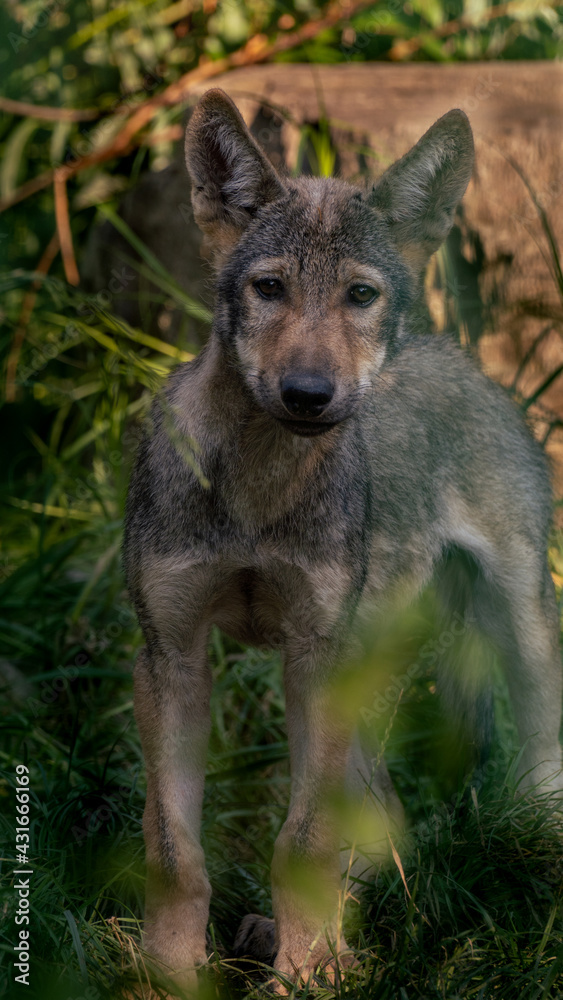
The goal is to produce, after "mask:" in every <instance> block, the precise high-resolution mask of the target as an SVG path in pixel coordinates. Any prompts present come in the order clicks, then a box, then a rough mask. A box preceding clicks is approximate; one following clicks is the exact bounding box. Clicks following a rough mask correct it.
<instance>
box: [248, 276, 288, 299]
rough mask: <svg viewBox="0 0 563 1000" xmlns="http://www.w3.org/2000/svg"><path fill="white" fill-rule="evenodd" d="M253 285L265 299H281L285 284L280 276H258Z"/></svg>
mask: <svg viewBox="0 0 563 1000" xmlns="http://www.w3.org/2000/svg"><path fill="white" fill-rule="evenodd" d="M253 286H254V288H255V289H256V291H257V292H258V295H261V296H262V298H263V299H281V297H282V295H283V285H282V283H281V281H280V279H279V278H258V281H255V282H253Z"/></svg>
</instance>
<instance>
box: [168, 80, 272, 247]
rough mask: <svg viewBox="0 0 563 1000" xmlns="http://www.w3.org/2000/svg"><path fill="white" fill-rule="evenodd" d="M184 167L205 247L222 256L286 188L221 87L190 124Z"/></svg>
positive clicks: (197, 109) (209, 94) (198, 107)
mask: <svg viewBox="0 0 563 1000" xmlns="http://www.w3.org/2000/svg"><path fill="white" fill-rule="evenodd" d="M185 151H186V166H187V168H188V172H189V174H190V177H191V179H192V185H193V187H192V205H193V210H194V217H195V221H196V223H197V224H198V226H199V227H200V229H201V230H202V232H203V233H204V236H205V249H206V250H207V251H208V252H210V255H212V256H215V257H217V256H218V257H219V258H220V259H223V258H224V257H225V256H227V255H228V253H229V252H230V251H231V250H232V249H233V247H234V246H235V244H236V243H237V242H238V240H239V239H240V237H241V235H242V233H243V231H244V229H245V228H246V226H247V225H248V223H249V222H250V220H251V218H252V216H253V215H254V214H255V212H256V210H257V209H258V208H259V207H260V205H264V204H266V203H267V202H271V201H275V200H276V199H277V198H280V197H281V196H282V195H283V193H284V187H283V184H282V182H281V180H280V178H279V177H278V175H277V173H276V171H275V170H274V168H273V167H272V165H271V164H270V162H269V161H268V159H267V158H266V156H265V155H264V153H263V152H262V150H261V149H260V147H259V146H258V145H257V143H256V142H255V141H254V139H253V138H252V136H251V135H250V132H249V131H248V129H247V127H246V125H245V123H244V121H243V119H242V116H241V114H240V113H239V111H238V109H237V108H236V107H235V105H234V104H233V102H232V101H231V99H230V97H227V95H226V94H225V92H224V91H223V90H218V89H216V90H208V91H207V93H206V94H204V96H203V97H202V98H201V100H200V101H199V103H198V104H197V105H196V107H195V109H194V111H193V114H192V116H191V118H190V121H189V123H188V127H187V129H186V143H185Z"/></svg>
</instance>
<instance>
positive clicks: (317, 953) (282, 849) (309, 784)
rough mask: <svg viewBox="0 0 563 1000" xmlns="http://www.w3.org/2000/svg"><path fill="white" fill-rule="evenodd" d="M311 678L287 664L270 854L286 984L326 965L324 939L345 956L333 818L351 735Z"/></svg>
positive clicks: (300, 665)
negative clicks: (284, 750)
mask: <svg viewBox="0 0 563 1000" xmlns="http://www.w3.org/2000/svg"><path fill="white" fill-rule="evenodd" d="M314 672H315V668H314V667H311V664H306V663H304V662H302V661H301V662H300V661H299V660H296V661H295V662H291V660H289V661H288V663H287V665H286V670H285V690H286V717H287V729H288V738H289V748H290V762H291V801H290V807H289V813H288V817H287V820H286V822H285V823H284V826H283V827H282V830H281V832H280V834H279V836H278V839H277V841H276V845H275V849H274V858H273V862H272V903H273V909H274V917H275V924H276V944H277V956H276V960H275V963H274V964H275V967H276V969H278V970H279V971H280V972H282V973H283V974H284V975H285V976H287V977H288V978H290V979H292V980H295V979H296V978H299V977H301V978H304V979H307V978H308V976H309V975H310V974H311V973H312V972H314V970H315V968H316V967H317V966H318V965H326V964H327V963H331V960H332V953H331V950H330V948H329V946H328V944H327V939H328V940H329V941H330V942H331V944H332V945H333V946H334V948H335V949H336V950H337V951H338V952H339V953H340V954H342V953H343V952H347V951H348V946H347V944H346V942H345V941H344V939H343V938H342V937H341V936H339V934H340V927H339V920H338V904H339V890H340V885H341V860H340V842H341V836H342V823H341V821H340V820H341V815H340V814H341V809H342V795H343V793H344V790H345V785H346V774H347V770H348V768H349V760H350V752H351V742H352V733H351V728H350V726H349V721H350V720H349V719H348V720H346V718H345V717H344V718H342V715H340V717H339V713H338V711H337V710H335V704H334V698H333V697H331V694H330V691H329V690H328V688H327V687H325V686H324V678H323V679H320V678H317V682H315V679H314V676H313V674H314ZM319 681H320V683H319ZM345 715H346V713H344V716H345ZM279 992H283V990H282V989H281V988H280V990H279Z"/></svg>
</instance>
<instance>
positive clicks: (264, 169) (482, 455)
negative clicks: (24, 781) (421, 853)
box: [125, 90, 563, 987]
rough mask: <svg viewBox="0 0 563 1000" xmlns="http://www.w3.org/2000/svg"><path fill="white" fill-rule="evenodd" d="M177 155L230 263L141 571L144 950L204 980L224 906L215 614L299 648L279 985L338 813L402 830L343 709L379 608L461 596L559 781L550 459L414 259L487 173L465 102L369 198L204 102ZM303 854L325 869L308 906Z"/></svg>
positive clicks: (276, 882)
mask: <svg viewBox="0 0 563 1000" xmlns="http://www.w3.org/2000/svg"><path fill="white" fill-rule="evenodd" d="M186 158H187V166H188V170H189V172H190V175H191V178H192V181H193V207H194V213H195V218H196V221H197V222H198V224H199V226H200V227H201V229H202V230H203V233H204V235H205V240H206V244H207V247H208V250H209V252H210V253H211V254H212V255H213V257H214V261H215V265H216V268H217V305H216V314H215V321H214V325H213V330H212V333H211V338H210V341H209V343H208V344H207V346H206V347H205V349H204V350H203V351H202V352H201V354H200V355H199V357H198V358H197V359H196V360H195V361H193V362H191V363H190V364H186V365H181V366H180V367H179V368H178V369H176V371H175V372H174V373H173V374H172V376H171V377H170V378H169V380H168V383H167V386H166V390H165V393H164V396H163V398H162V399H161V400H160V401H157V402H156V403H155V406H154V410H153V416H152V427H151V431H150V433H148V434H147V437H146V439H145V441H144V444H143V445H142V447H141V450H140V453H139V456H138V460H137V465H136V468H135V471H134V474H133V478H132V482H131V489H130V494H129V500H128V509H127V519H126V539H125V562H126V569H127V576H128V584H129V588H130V592H131V596H132V599H133V601H134V602H135V606H136V608H137V612H138V616H139V620H140V623H141V625H142V628H143V632H144V635H145V639H146V648H145V649H144V650H143V651H142V652H141V654H140V656H139V659H138V661H137V665H136V668H135V715H136V719H137V723H138V726H139V730H140V734H141V739H142V745H143V752H144V756H145V761H146V767H147V804H146V810H145V814H144V833H145V840H146V856H147V890H146V893H147V894H146V916H145V928H146V948H147V950H148V951H149V952H150V953H151V954H152V955H154V956H155V957H156V958H157V959H158V960H159V962H161V963H162V964H163V965H164V966H165V967H167V968H168V969H170V970H173V971H174V974H175V976H176V981H177V982H178V984H179V985H181V986H184V987H190V986H193V985H194V984H195V981H196V977H195V972H194V969H195V968H196V967H197V966H198V965H200V964H201V963H203V962H205V960H206V924H207V919H208V906H209V896H210V888H209V881H208V877H207V874H206V870H205V862H204V857H203V852H202V849H201V846H200V838H199V828H200V819H201V807H202V796H203V786H204V772H205V759H206V744H207V739H208V733H209V724H210V723H209V699H210V690H211V674H210V668H209V666H208V663H207V645H208V637H209V631H210V628H211V626H212V624H216V625H217V626H219V627H220V628H221V629H223V630H224V631H225V632H227V633H228V634H229V635H231V636H234V637H235V638H236V639H239V640H241V641H243V642H247V643H252V644H256V645H261V644H266V645H272V644H273V645H276V646H277V647H279V648H280V649H281V650H282V652H283V660H284V668H283V669H284V683H285V691H286V704H287V729H288V736H289V745H290V762H291V780H292V792H291V802H290V806H289V814H288V817H287V820H286V822H285V824H284V826H283V828H282V831H281V833H280V835H279V837H278V839H277V842H276V845H275V852H274V859H273V865H272V894H273V909H274V915H275V942H276V950H277V958H276V962H275V964H276V967H277V968H278V969H279V970H280V971H281V972H282V973H284V974H286V975H287V976H293V977H295V975H296V974H301V975H302V976H307V975H308V974H309V973H310V972H311V970H313V969H314V967H315V966H316V965H317V964H318V963H320V962H323V961H324V960H326V958H327V936H328V938H330V939H332V940H335V938H336V936H337V933H338V924H337V921H336V917H335V912H336V909H337V901H338V891H339V884H340V877H341V858H340V853H339V844H340V840H341V834H342V829H341V827H340V825H339V821H338V810H334V809H332V807H331V803H333V802H334V801H336V800H337V799H338V795H340V794H341V793H344V791H345V792H346V794H348V795H349V796H350V797H351V798H352V799H353V798H354V796H357V797H358V799H359V798H361V797H362V795H364V793H365V790H366V788H367V787H368V786H369V788H370V789H371V791H370V795H369V799H370V803H371V806H370V808H371V818H372V820H373V824H374V831H375V832H374V835H373V845H372V847H373V851H372V853H373V855H374V856H377V855H378V854H379V856H381V853H382V842H383V841H384V840H385V839H386V829H387V827H388V826H389V825H390V824H391V825H392V824H393V823H398V822H400V815H401V806H400V804H399V801H398V799H397V796H396V794H395V792H394V790H393V787H392V784H391V782H390V779H389V776H388V773H387V771H386V769H385V766H384V764H383V763H380V762H378V761H376V764H377V766H376V767H375V768H374V764H373V761H372V760H371V759H370V757H369V755H367V756H366V754H365V753H364V752H363V750H362V747H361V745H360V743H359V741H358V739H357V738H356V736H355V735H354V720H353V719H351V718H350V713H347V712H343V713H342V717H339V715H338V712H337V711H335V710H334V704H333V703H331V701H330V693H329V687H330V683H331V681H332V680H333V679H334V678H335V677H337V676H338V670H339V665H342V664H346V663H349V662H350V660H349V658H350V657H351V656H353V655H356V647H357V641H358V640H357V637H358V636H359V635H360V634H361V628H362V623H365V622H368V621H369V622H371V623H377V621H378V620H381V619H382V618H384V617H385V616H386V615H387V614H388V613H389V609H390V608H391V607H394V606H395V605H396V602H397V601H402V602H405V603H406V602H408V601H410V600H411V599H412V598H413V596H414V595H416V594H417V593H418V592H420V590H421V588H423V587H424V586H425V585H426V584H427V583H428V582H429V581H430V580H431V579H434V578H436V579H438V581H440V580H442V581H445V583H444V584H443V587H442V593H443V596H444V599H445V600H446V601H447V600H451V601H452V604H453V605H454V606H455V607H456V608H458V607H459V603H460V600H462V603H463V604H464V608H463V613H464V614H465V615H466V618H467V620H469V619H472V620H475V621H476V622H477V624H478V627H479V629H480V630H481V632H483V633H484V634H485V635H486V636H488V637H489V638H490V640H491V641H492V643H493V645H494V646H495V647H497V648H498V649H499V650H500V651H501V652H502V656H503V663H504V666H505V671H506V678H507V682H508V688H509V691H510V695H511V700H512V704H513V709H514V715H515V720H516V724H517V729H518V733H519V739H520V742H521V746H522V748H523V749H522V754H521V758H520V776H521V787H523V788H530V787H532V786H534V785H536V784H538V783H541V788H542V789H550V790H551V789H561V788H562V787H563V785H562V781H561V775H560V769H561V763H562V762H561V748H560V744H559V738H558V734H559V726H560V721H561V693H562V677H561V667H560V659H559V652H558V615H557V610H556V604H555V599H554V592H553V585H552V581H551V578H550V574H549V572H548V568H547V563H546V543H547V532H548V525H549V515H550V488H549V483H548V477H547V474H546V467H545V462H544V458H543V456H542V454H541V451H540V448H539V447H538V446H537V445H536V443H535V442H534V441H533V440H532V438H531V436H530V434H529V433H528V431H527V429H526V427H525V426H524V423H523V421H522V420H521V419H520V418H519V416H518V414H517V412H516V411H515V409H514V407H513V405H512V403H511V401H510V400H509V399H508V398H507V396H506V395H505V393H504V392H503V390H501V389H500V388H499V387H498V386H496V385H493V384H492V383H491V382H489V381H488V380H487V379H486V378H485V377H484V375H483V374H481V372H480V371H479V370H478V368H477V367H476V365H475V364H474V363H473V361H472V360H471V359H470V357H468V356H467V355H466V354H464V353H463V352H462V351H461V350H460V349H458V347H457V346H456V345H455V344H454V343H453V342H452V341H450V339H448V338H447V337H438V336H436V335H432V334H431V333H430V328H429V324H428V321H427V320H425V318H424V315H425V314H424V307H423V286H422V276H423V271H424V267H425V265H426V263H427V261H428V258H429V256H430V255H431V254H432V253H433V252H434V251H435V250H436V249H437V248H438V247H439V246H440V244H441V243H442V241H443V240H444V239H445V237H446V236H447V234H448V231H449V230H450V227H451V225H452V221H453V217H454V212H455V209H456V206H457V204H458V202H459V200H460V199H461V197H462V195H463V193H464V191H465V188H466V186H467V183H468V181H469V178H470V176H471V171H472V165H473V140H472V133H471V128H470V126H469V122H468V120H467V118H466V116H465V115H464V114H463V112H461V111H450V112H449V113H448V114H446V115H444V117H443V118H441V119H440V120H439V121H438V122H436V124H435V125H433V126H432V128H430V129H429V131H428V132H427V133H426V134H425V135H424V136H423V137H422V139H421V140H420V141H419V142H418V143H417V144H416V146H414V148H413V149H411V150H410V152H408V153H407V154H406V156H404V157H403V158H402V159H401V160H399V161H398V162H397V163H395V164H394V165H393V166H392V167H391V168H390V169H389V170H387V172H386V173H385V174H384V175H383V176H382V177H381V178H380V180H379V181H377V183H375V184H374V185H373V186H372V187H370V188H368V189H360V188H359V187H355V186H352V185H350V184H346V183H343V182H341V181H338V180H327V179H315V178H300V179H289V178H285V177H283V178H282V177H280V176H278V174H277V173H276V172H275V170H274V169H273V168H272V166H271V165H270V164H269V162H268V161H267V159H266V158H265V156H264V154H263V153H262V152H261V150H260V149H259V147H258V146H257V145H256V143H255V142H254V140H253V139H252V138H251V136H250V134H249V132H248V130H247V128H246V126H245V124H244V122H243V120H242V118H241V116H240V115H239V113H238V111H237V109H236V108H235V106H234V105H233V103H232V102H231V101H230V99H229V98H228V97H227V96H226V95H225V94H224V93H223V92H222V91H220V90H213V91H209V92H208V93H207V94H206V95H205V96H204V97H203V98H202V99H201V101H200V103H199V104H198V105H197V107H196V109H195V111H194V113H193V116H192V118H191V120H190V123H189V126H188V129H187V133H186ZM194 453H195V454H196V457H197V463H198V464H199V467H200V469H199V471H198V469H197V468H196V467H194V460H193V455H194ZM452 574H453V575H452ZM456 574H457V576H456ZM456 580H457V581H462V582H461V583H456ZM465 687H466V690H465V696H466V697H467V699H468V701H469V702H471V700H472V699H473V700H475V697H476V696H475V692H474V691H472V689H471V683H469V682H468V683H467V685H466V686H465ZM460 689H461V690H463V689H464V682H463V677H462V678H461V681H460ZM366 853H367V854H369V851H366ZM292 866H293V867H295V866H296V867H297V868H298V869H299V866H301V869H302V870H305V871H307V872H309V873H310V876H311V879H313V881H314V883H315V885H316V887H317V888H318V894H317V900H316V902H313V901H312V896H311V894H309V893H307V892H302V891H301V889H300V883H299V879H297V878H295V877H293V874H292V872H293V867H292ZM301 869H300V870H301ZM339 946H340V948H341V950H342V949H344V948H345V942H343V941H340V945H339Z"/></svg>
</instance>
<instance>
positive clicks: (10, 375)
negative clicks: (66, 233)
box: [6, 230, 59, 403]
mask: <svg viewBox="0 0 563 1000" xmlns="http://www.w3.org/2000/svg"><path fill="white" fill-rule="evenodd" d="M58 252H59V234H58V232H57V230H55V232H54V233H53V235H52V237H51V239H50V240H49V243H48V244H47V246H46V248H45V250H44V251H43V253H42V255H41V260H40V261H39V263H38V265H37V267H36V269H35V270H36V271H37V273H38V274H48V272H49V269H50V267H51V264H52V263H53V261H54V259H55V257H56V256H57V253H58ZM40 284H41V282H40V281H37V280H36V281H34V282H33V284H32V286H31V288H30V289H29V291H28V292H26V294H25V295H24V299H23V302H22V308H21V312H20V318H19V322H18V325H17V328H16V332H15V333H14V337H13V340H12V346H11V348H10V353H9V355H8V360H7V362H6V402H8V403H13V402H14V400H15V398H16V388H17V387H16V373H17V369H18V363H19V360H20V354H21V349H22V347H23V342H24V340H25V335H26V332H27V328H28V324H29V321H30V319H31V314H32V312H33V307H34V305H35V300H36V298H37V292H38V289H39V287H40Z"/></svg>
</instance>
